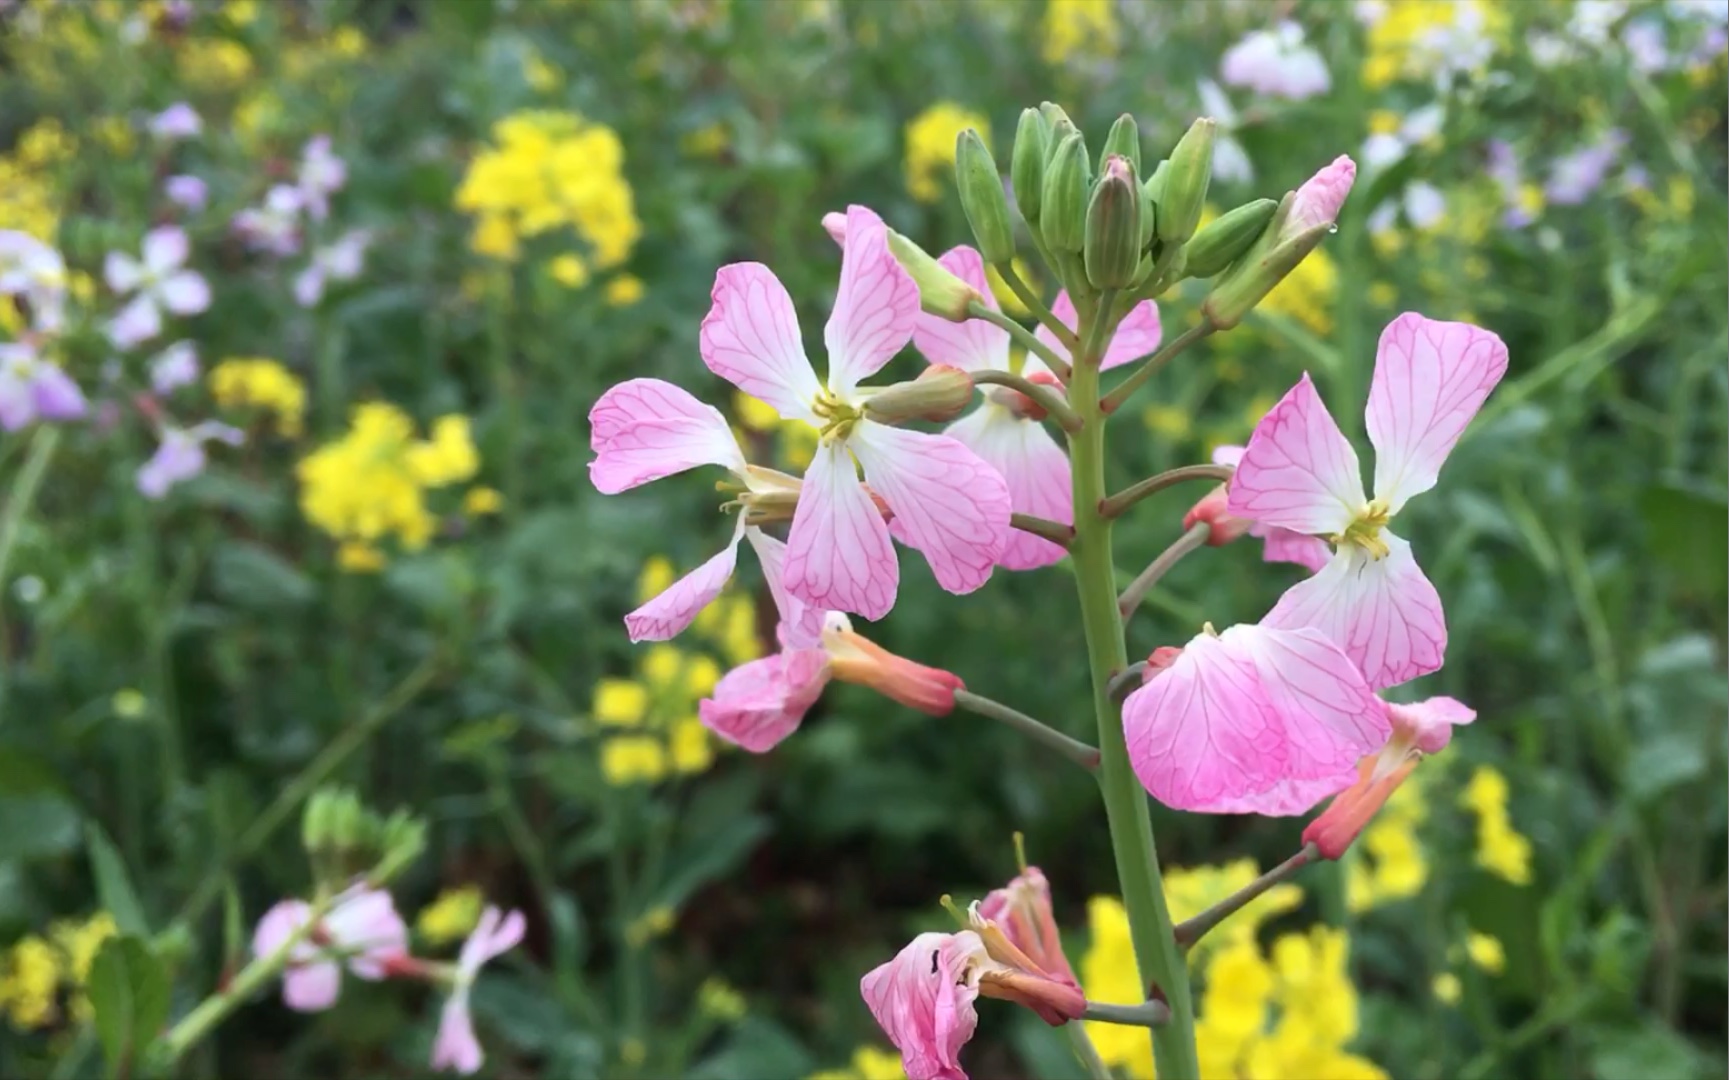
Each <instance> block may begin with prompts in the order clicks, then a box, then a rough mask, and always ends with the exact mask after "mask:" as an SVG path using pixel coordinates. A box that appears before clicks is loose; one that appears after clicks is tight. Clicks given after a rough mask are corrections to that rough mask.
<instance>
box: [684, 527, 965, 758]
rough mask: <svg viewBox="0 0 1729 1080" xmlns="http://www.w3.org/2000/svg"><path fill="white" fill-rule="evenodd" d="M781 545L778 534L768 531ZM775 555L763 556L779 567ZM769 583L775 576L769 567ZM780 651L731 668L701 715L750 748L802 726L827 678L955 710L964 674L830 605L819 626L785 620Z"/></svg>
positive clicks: (925, 708) (924, 706)
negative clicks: (864, 627)
mask: <svg viewBox="0 0 1729 1080" xmlns="http://www.w3.org/2000/svg"><path fill="white" fill-rule="evenodd" d="M764 539H765V540H767V541H768V542H769V543H770V544H771V545H773V546H774V547H776V548H782V549H784V545H781V544H780V541H778V540H775V539H774V538H772V537H765V538H764ZM778 563H779V560H778V558H775V559H764V561H763V565H764V567H765V568H770V567H772V568H774V569H775V570H776V571H778ZM769 580H770V584H771V586H772V585H773V584H774V582H775V580H776V578H775V576H774V575H773V574H771V575H770V579H769ZM780 639H781V651H780V652H778V653H775V654H774V655H773V656H765V657H763V658H761V659H760V660H752V661H750V662H749V663H745V664H741V665H739V666H738V667H736V668H733V669H732V670H731V671H729V672H727V673H726V675H724V676H723V677H722V678H721V680H720V681H719V682H718V683H716V684H715V687H714V692H713V694H712V696H710V697H707V698H704V699H703V700H702V701H700V702H698V703H697V716H698V717H699V718H700V719H701V720H702V723H703V725H704V726H705V727H707V728H708V729H709V730H710V731H713V732H714V733H715V734H716V735H718V736H720V737H721V738H722V739H725V740H726V741H727V742H729V743H732V744H733V745H734V746H740V747H743V748H744V749H746V750H749V751H750V752H751V753H753V754H761V753H764V752H766V751H768V750H771V749H773V748H774V747H775V746H777V745H779V743H780V742H781V740H783V739H785V738H786V737H787V736H789V735H791V734H792V733H793V732H794V731H797V730H798V726H799V724H800V723H802V722H803V721H804V716H805V713H806V712H808V711H809V710H810V707H811V706H812V705H815V704H816V701H817V699H818V698H819V697H821V696H822V692H823V689H824V688H825V687H827V686H828V683H829V680H830V679H839V680H840V681H842V682H849V683H856V684H858V685H861V686H868V687H870V688H871V689H872V690H875V691H876V692H877V693H879V694H882V695H883V696H884V697H887V698H890V699H891V700H893V701H897V702H899V703H900V704H902V705H905V706H906V707H907V708H909V709H917V710H919V711H920V712H922V713H926V714H928V715H930V716H947V715H948V714H949V713H951V712H953V711H954V707H955V691H956V690H961V689H964V688H965V686H966V684H965V683H963V682H962V681H961V679H960V676H958V675H955V674H953V673H951V672H947V671H943V670H941V669H939V668H931V667H926V666H925V665H923V664H919V663H915V662H914V661H911V660H908V659H906V658H905V657H901V656H896V655H895V654H894V653H891V652H889V651H888V650H887V649H885V648H883V647H882V646H881V645H878V644H877V643H875V642H874V641H871V640H869V639H868V638H865V637H864V636H862V635H861V634H858V633H857V632H855V631H854V630H853V628H852V624H851V623H850V622H849V621H848V620H847V617H846V616H845V615H843V614H841V613H840V612H838V611H830V612H827V613H826V614H825V615H824V617H823V619H822V622H821V629H820V631H819V632H817V633H815V634H812V633H811V631H810V628H809V627H808V626H788V625H786V624H784V623H783V624H782V625H781V627H780Z"/></svg>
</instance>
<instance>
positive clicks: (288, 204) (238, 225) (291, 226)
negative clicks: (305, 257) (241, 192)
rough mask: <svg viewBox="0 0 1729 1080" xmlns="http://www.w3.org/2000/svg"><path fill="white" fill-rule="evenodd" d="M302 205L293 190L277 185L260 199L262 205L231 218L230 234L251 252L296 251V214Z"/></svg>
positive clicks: (303, 203)
mask: <svg viewBox="0 0 1729 1080" xmlns="http://www.w3.org/2000/svg"><path fill="white" fill-rule="evenodd" d="M304 205H305V202H304V200H303V199H302V197H301V194H300V191H299V189H297V188H293V187H290V186H289V185H287V184H277V185H276V186H275V187H273V188H271V189H270V190H269V191H268V192H266V193H265V196H264V205H263V206H257V207H248V208H247V209H245V210H242V211H240V212H239V213H238V214H235V215H234V231H235V232H237V233H239V234H240V236H241V238H242V239H244V240H245V241H246V246H247V247H250V248H252V249H253V250H254V251H267V252H269V253H270V254H272V255H292V254H294V253H295V252H296V251H299V250H300V211H301V209H302V208H303V206H304Z"/></svg>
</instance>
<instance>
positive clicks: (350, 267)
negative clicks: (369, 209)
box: [294, 229, 372, 307]
mask: <svg viewBox="0 0 1729 1080" xmlns="http://www.w3.org/2000/svg"><path fill="white" fill-rule="evenodd" d="M371 242H372V234H370V233H368V232H366V231H365V230H362V229H356V230H354V231H353V232H349V233H346V234H344V235H343V237H342V238H341V239H339V240H337V241H336V242H335V243H333V244H329V245H327V246H325V247H321V248H319V249H318V250H317V251H315V252H313V253H312V261H311V262H309V263H307V264H306V269H304V270H302V271H301V272H300V273H299V274H298V275H296V276H295V278H294V299H295V302H296V303H298V304H299V305H300V306H301V307H312V306H313V305H315V304H317V303H318V301H319V300H321V299H323V298H324V286H325V284H326V283H327V282H331V281H353V280H354V279H355V278H357V277H359V276H360V269H361V264H362V262H363V261H364V259H365V258H366V247H367V245H368V244H370V243H371Z"/></svg>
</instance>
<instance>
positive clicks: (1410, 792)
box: [1345, 778, 1429, 913]
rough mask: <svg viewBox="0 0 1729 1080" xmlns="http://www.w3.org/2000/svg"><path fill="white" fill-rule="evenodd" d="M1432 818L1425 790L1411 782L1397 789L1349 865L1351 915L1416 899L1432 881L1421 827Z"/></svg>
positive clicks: (1347, 882) (1347, 898) (1347, 894)
mask: <svg viewBox="0 0 1729 1080" xmlns="http://www.w3.org/2000/svg"><path fill="white" fill-rule="evenodd" d="M1427 816H1428V808H1427V806H1426V805H1425V803H1424V800H1423V786H1422V783H1421V782H1420V780H1419V779H1418V778H1412V779H1411V780H1408V781H1406V782H1405V783H1404V784H1401V785H1400V786H1399V787H1398V788H1397V789H1395V790H1394V792H1393V796H1392V798H1390V799H1388V800H1387V805H1386V806H1384V807H1382V808H1381V812H1380V813H1379V814H1377V815H1376V816H1375V820H1374V821H1373V822H1372V823H1371V824H1370V825H1369V827H1368V828H1367V829H1365V830H1364V831H1363V836H1362V842H1361V843H1360V844H1358V845H1357V847H1356V848H1355V849H1353V854H1352V855H1351V856H1350V857H1349V859H1348V860H1347V861H1346V863H1345V907H1346V908H1347V909H1348V910H1350V911H1351V912H1352V913H1357V912H1363V911H1367V910H1369V909H1370V908H1373V907H1377V906H1379V905H1381V904H1386V903H1391V902H1393V901H1395V900H1403V899H1405V898H1407V897H1411V896H1415V895H1417V893H1418V892H1420V891H1422V888H1423V885H1424V884H1425V883H1426V882H1427V881H1428V880H1429V861H1428V858H1427V857H1426V856H1425V855H1424V854H1423V845H1422V842H1421V841H1420V840H1419V839H1418V838H1417V828H1418V826H1419V825H1421V824H1422V823H1423V821H1424V819H1425V818H1426V817H1427Z"/></svg>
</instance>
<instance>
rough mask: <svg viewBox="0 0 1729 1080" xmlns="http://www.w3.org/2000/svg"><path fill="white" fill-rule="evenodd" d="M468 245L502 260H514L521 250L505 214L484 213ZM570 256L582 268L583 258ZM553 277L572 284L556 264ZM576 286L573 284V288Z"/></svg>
mask: <svg viewBox="0 0 1729 1080" xmlns="http://www.w3.org/2000/svg"><path fill="white" fill-rule="evenodd" d="M468 246H469V247H470V248H472V249H473V250H474V253H475V254H476V255H484V256H486V257H487V258H489V259H498V260H500V261H501V262H510V261H512V260H514V259H515V258H516V256H517V253H518V252H519V251H520V250H521V247H520V246H519V245H518V244H517V241H516V230H515V229H513V228H511V226H510V219H509V218H507V217H505V216H504V215H503V214H482V215H481V217H480V220H479V221H476V222H475V223H474V232H472V233H470V234H469V237H468ZM570 258H572V259H575V261H576V265H577V267H578V269H581V267H582V260H580V259H576V256H574V255H573V256H570ZM554 262H555V263H556V262H557V260H554ZM553 277H554V278H556V279H557V280H558V281H559V282H560V283H561V284H570V283H569V282H566V281H565V280H564V278H562V277H559V272H558V268H557V267H556V266H554V267H553ZM585 280H586V278H585ZM574 287H575V286H574V285H573V286H572V288H574Z"/></svg>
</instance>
